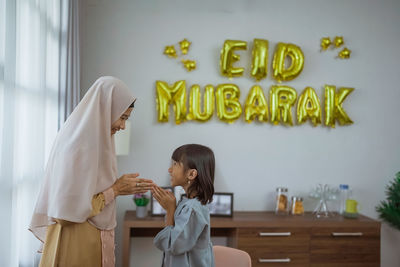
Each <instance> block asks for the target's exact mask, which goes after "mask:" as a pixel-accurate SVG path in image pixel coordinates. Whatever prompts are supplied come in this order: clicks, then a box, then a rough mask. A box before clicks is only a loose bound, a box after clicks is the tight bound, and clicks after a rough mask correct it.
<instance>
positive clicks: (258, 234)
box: [238, 228, 310, 253]
mask: <svg viewBox="0 0 400 267" xmlns="http://www.w3.org/2000/svg"><path fill="white" fill-rule="evenodd" d="M309 242H310V234H309V230H308V229H306V228H290V229H289V228H241V229H239V230H238V248H239V249H241V248H242V247H243V248H247V249H252V250H257V251H260V252H263V253H265V252H268V253H289V252H290V253H292V252H296V253H298V252H308V251H309Z"/></svg>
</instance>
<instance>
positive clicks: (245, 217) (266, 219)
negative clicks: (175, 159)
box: [124, 210, 380, 228]
mask: <svg viewBox="0 0 400 267" xmlns="http://www.w3.org/2000/svg"><path fill="white" fill-rule="evenodd" d="M338 224H340V225H342V226H346V227H359V226H360V225H362V226H371V227H372V226H375V227H380V222H379V221H376V220H373V219H371V218H368V217H366V216H363V215H361V214H360V215H359V216H358V218H355V219H347V218H344V217H343V216H340V215H338V214H334V216H332V217H328V218H316V217H315V216H314V215H313V214H312V213H311V212H306V213H305V214H304V215H302V216H293V215H276V214H275V213H274V212H272V211H235V212H234V213H233V216H232V217H211V227H213V228H238V227H310V226H324V227H335V226H338ZM124 226H125V227H133V228H162V227H164V216H154V217H152V216H147V217H145V218H137V217H136V211H134V210H127V211H126V213H125V218H124Z"/></svg>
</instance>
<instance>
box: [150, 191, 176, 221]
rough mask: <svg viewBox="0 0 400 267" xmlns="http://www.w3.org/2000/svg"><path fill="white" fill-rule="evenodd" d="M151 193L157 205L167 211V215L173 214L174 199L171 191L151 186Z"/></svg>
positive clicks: (174, 207)
mask: <svg viewBox="0 0 400 267" xmlns="http://www.w3.org/2000/svg"><path fill="white" fill-rule="evenodd" d="M151 192H152V193H153V196H154V198H155V199H156V200H157V201H158V203H160V205H161V207H163V208H164V209H165V210H166V211H167V213H168V212H172V214H174V213H175V209H176V198H175V196H174V194H173V193H172V192H171V191H168V190H164V189H162V188H161V187H159V186H158V185H153V187H152V189H151Z"/></svg>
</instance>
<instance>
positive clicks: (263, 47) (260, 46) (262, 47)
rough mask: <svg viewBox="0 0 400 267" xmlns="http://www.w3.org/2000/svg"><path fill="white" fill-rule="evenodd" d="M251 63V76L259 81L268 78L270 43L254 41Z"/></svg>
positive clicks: (260, 40) (259, 40)
mask: <svg viewBox="0 0 400 267" xmlns="http://www.w3.org/2000/svg"><path fill="white" fill-rule="evenodd" d="M252 58H253V59H252V61H251V62H252V63H251V76H253V77H254V78H256V80H257V81H259V80H261V79H263V78H265V77H267V71H268V68H267V66H268V41H267V40H262V39H254V42H253V52H252Z"/></svg>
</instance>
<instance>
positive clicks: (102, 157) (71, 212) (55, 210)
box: [29, 77, 135, 242]
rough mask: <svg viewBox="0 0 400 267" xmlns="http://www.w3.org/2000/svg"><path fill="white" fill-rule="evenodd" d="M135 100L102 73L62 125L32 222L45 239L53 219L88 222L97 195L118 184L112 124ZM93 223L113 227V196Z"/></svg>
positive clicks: (91, 219)
mask: <svg viewBox="0 0 400 267" xmlns="http://www.w3.org/2000/svg"><path fill="white" fill-rule="evenodd" d="M134 100H135V98H134V97H133V96H132V94H131V92H130V90H129V89H128V87H127V86H126V85H125V84H124V83H123V82H122V81H120V80H118V79H116V78H114V77H101V78H99V79H98V80H97V81H96V82H95V83H94V84H93V85H92V87H90V89H89V90H88V92H87V93H86V95H85V96H84V98H83V99H82V100H81V102H80V103H79V104H78V106H77V107H76V108H75V110H74V111H73V112H72V113H71V115H70V116H69V117H68V119H67V121H66V122H65V124H64V125H63V127H62V128H61V129H60V131H59V133H58V135H57V137H56V139H55V142H54V144H53V147H52V150H51V152H50V155H49V160H48V162H47V166H46V170H45V177H44V181H43V184H42V188H41V191H40V194H39V197H38V200H37V203H36V207H35V211H34V213H33V216H32V221H31V225H30V227H29V229H30V230H31V231H32V232H33V234H34V235H35V236H36V237H37V238H39V239H40V240H41V241H42V242H43V241H44V239H45V234H46V227H47V226H48V225H50V224H53V223H54V220H53V219H54V218H57V219H63V220H67V221H71V222H77V223H81V222H85V221H86V220H87V219H88V216H89V214H90V212H91V207H92V204H91V201H92V197H93V195H95V194H97V193H100V192H102V191H104V190H106V189H108V188H109V187H111V186H112V185H113V184H114V182H115V180H116V179H117V163H116V156H115V145H114V138H113V136H111V125H112V123H113V122H115V121H116V120H117V119H118V118H119V117H120V116H121V115H122V114H123V113H124V112H125V111H126V109H127V108H128V107H129V105H130V104H131V103H132V102H133V101H134ZM89 222H90V223H91V224H93V225H94V226H96V227H97V228H98V229H101V230H110V229H113V228H115V226H116V218H115V201H113V202H112V203H110V204H109V205H107V206H106V207H105V208H104V209H103V211H102V212H101V213H100V214H99V215H97V216H95V217H92V218H90V219H89Z"/></svg>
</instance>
